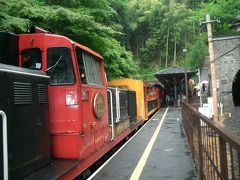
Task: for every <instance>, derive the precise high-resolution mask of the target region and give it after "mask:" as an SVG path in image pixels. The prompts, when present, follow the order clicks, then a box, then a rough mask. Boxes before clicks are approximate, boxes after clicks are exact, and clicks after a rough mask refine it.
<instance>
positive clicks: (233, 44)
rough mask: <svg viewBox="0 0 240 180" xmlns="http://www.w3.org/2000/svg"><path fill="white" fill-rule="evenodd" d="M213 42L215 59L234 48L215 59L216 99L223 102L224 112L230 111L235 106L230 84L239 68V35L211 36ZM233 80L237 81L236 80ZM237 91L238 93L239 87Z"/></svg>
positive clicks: (231, 84)
mask: <svg viewBox="0 0 240 180" xmlns="http://www.w3.org/2000/svg"><path fill="white" fill-rule="evenodd" d="M213 44H214V55H215V59H217V58H218V57H220V56H222V55H223V54H225V53H226V52H228V51H230V50H232V49H234V48H235V49H234V50H232V51H231V52H229V53H227V54H226V55H224V56H222V57H220V58H219V59H217V60H216V61H215V64H216V73H217V79H218V81H217V82H218V83H217V84H219V88H218V91H217V92H218V101H219V102H221V103H222V104H223V112H224V113H226V112H231V111H232V110H233V109H234V107H235V105H234V101H233V93H232V86H233V83H234V78H236V75H237V73H238V71H239V70H240V46H239V44H240V35H237V36H228V37H218V38H213ZM238 75H240V73H238ZM238 78H240V77H238ZM235 82H236V83H237V81H235ZM238 82H239V81H238ZM236 83H235V86H236ZM237 86H239V85H237ZM235 89H236V88H235ZM238 93H239V94H240V89H239V92H238ZM235 94H236V91H235Z"/></svg>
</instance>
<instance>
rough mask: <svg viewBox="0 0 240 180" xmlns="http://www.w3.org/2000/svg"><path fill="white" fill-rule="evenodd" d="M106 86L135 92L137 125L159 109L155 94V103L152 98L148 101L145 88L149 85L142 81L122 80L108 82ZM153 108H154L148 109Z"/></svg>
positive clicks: (157, 98) (157, 97)
mask: <svg viewBox="0 0 240 180" xmlns="http://www.w3.org/2000/svg"><path fill="white" fill-rule="evenodd" d="M108 85H109V86H117V87H125V88H128V89H131V90H133V91H135V92H136V101H137V102H136V106H137V122H138V123H140V122H142V121H145V120H148V118H149V116H150V115H151V114H152V113H153V112H155V111H156V110H157V109H158V108H159V96H158V95H157V94H156V97H155V99H156V103H155V102H153V97H152V98H150V99H149V97H148V93H147V92H148V91H147V89H148V88H147V87H149V85H148V84H147V83H145V82H144V81H142V80H135V79H129V78H124V79H118V80H112V81H110V82H108ZM149 103H150V104H149ZM155 104H156V105H155ZM149 105H150V106H149ZM153 106H154V108H150V107H153ZM155 106H156V107H155Z"/></svg>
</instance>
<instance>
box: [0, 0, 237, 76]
mask: <svg viewBox="0 0 240 180" xmlns="http://www.w3.org/2000/svg"><path fill="white" fill-rule="evenodd" d="M0 7H1V10H0V30H5V31H11V32H14V33H23V32H27V31H28V29H29V28H30V27H31V26H32V25H36V26H39V27H41V28H43V29H46V30H48V31H51V32H53V33H56V34H61V35H65V36H67V37H69V38H71V39H73V40H74V41H77V42H79V43H81V44H83V45H86V46H88V47H90V48H91V49H93V50H94V51H96V52H98V53H99V54H101V55H102V56H103V57H104V59H105V69H106V72H107V76H108V79H114V78H120V77H133V78H141V79H145V80H151V79H153V78H154V77H153V75H152V74H153V73H155V72H157V71H159V70H161V69H163V68H166V67H170V66H172V62H173V54H174V47H175V46H176V54H177V56H176V61H177V65H178V66H183V64H184V59H185V58H186V59H187V62H188V67H189V68H190V69H196V68H198V66H199V65H200V64H201V61H202V60H203V58H204V57H205V55H207V52H208V51H207V36H206V33H205V32H206V27H205V26H204V25H203V26H199V25H198V23H197V22H198V21H199V20H204V18H205V14H206V13H210V14H211V16H212V18H216V17H218V18H220V19H221V23H220V24H218V25H214V27H213V30H214V32H213V33H214V35H219V34H231V33H234V30H233V29H232V28H231V26H230V24H231V23H232V19H233V18H234V17H236V16H238V15H240V9H239V7H240V1H239V0H237V1H236V0H7V1H6V0H0ZM184 48H186V49H187V53H186V54H184V53H183V49H184Z"/></svg>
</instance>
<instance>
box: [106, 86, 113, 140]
mask: <svg viewBox="0 0 240 180" xmlns="http://www.w3.org/2000/svg"><path fill="white" fill-rule="evenodd" d="M107 91H108V92H109V94H110V109H111V127H112V138H111V141H113V140H114V122H113V100H112V91H111V90H109V89H108V90H107Z"/></svg>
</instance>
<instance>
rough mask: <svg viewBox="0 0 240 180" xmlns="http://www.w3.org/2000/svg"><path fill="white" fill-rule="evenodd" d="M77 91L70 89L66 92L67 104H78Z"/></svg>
mask: <svg viewBox="0 0 240 180" xmlns="http://www.w3.org/2000/svg"><path fill="white" fill-rule="evenodd" d="M77 104H78V101H77V91H68V92H67V93H66V105H67V106H73V105H77Z"/></svg>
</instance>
